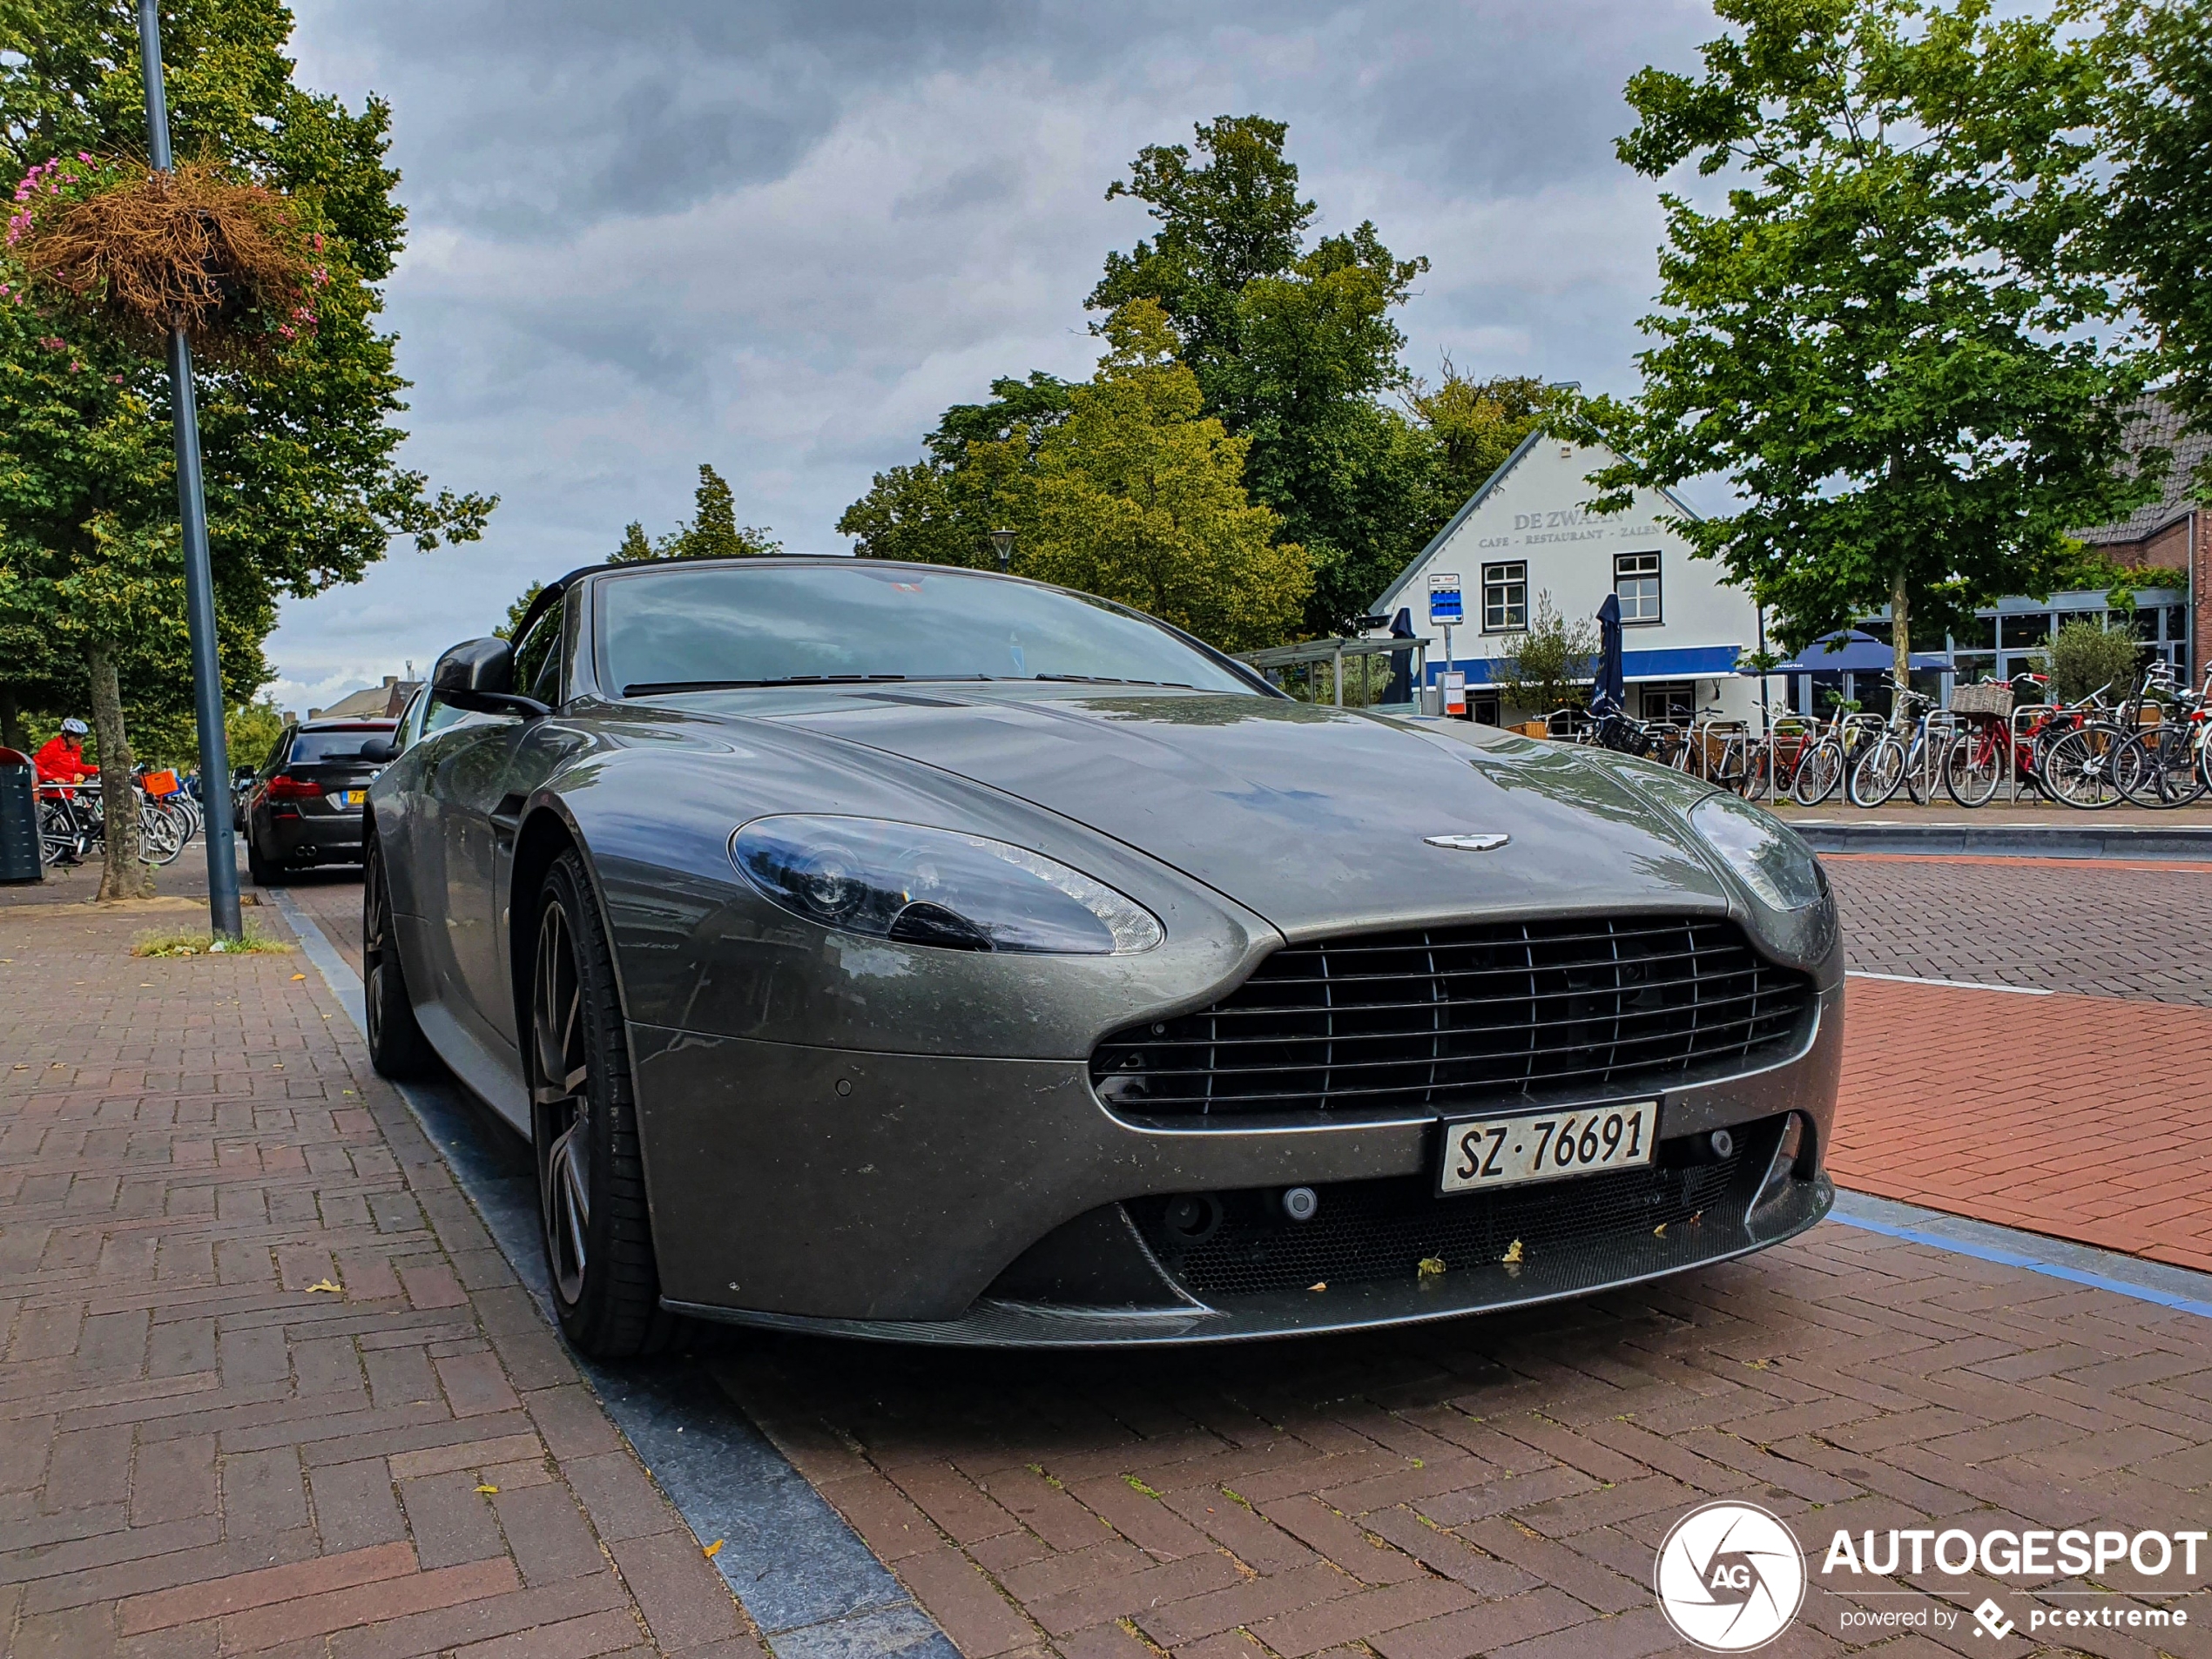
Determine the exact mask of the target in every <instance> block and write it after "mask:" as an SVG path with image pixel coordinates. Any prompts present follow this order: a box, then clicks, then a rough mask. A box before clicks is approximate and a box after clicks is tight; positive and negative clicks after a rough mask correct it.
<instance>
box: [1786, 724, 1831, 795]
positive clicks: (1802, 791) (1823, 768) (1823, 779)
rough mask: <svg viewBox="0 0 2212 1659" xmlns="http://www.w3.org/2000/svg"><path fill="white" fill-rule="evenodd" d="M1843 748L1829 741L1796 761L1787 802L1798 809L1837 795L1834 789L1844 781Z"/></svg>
mask: <svg viewBox="0 0 2212 1659" xmlns="http://www.w3.org/2000/svg"><path fill="white" fill-rule="evenodd" d="M1843 777H1844V748H1843V745H1841V744H1839V743H1837V742H1835V741H1833V740H1832V739H1831V740H1828V741H1824V742H1820V743H1816V744H1814V745H1812V747H1811V748H1810V749H1808V750H1807V751H1806V752H1805V753H1804V758H1803V759H1800V760H1799V761H1798V762H1797V777H1796V778H1794V779H1791V784H1790V799H1791V800H1794V801H1796V802H1797V805H1798V806H1819V805H1820V803H1821V802H1823V801H1824V800H1826V799H1828V797H1829V796H1831V795H1832V794H1834V793H1835V792H1836V786H1837V785H1838V784H1839V783H1841V782H1842V781H1843Z"/></svg>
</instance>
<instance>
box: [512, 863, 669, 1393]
mask: <svg viewBox="0 0 2212 1659" xmlns="http://www.w3.org/2000/svg"><path fill="white" fill-rule="evenodd" d="M529 1022H530V1041H529V1059H530V1115H531V1124H532V1131H533V1132H532V1139H533V1140H534V1142H535V1143H536V1150H537V1190H538V1211H539V1217H540V1220H541V1223H542V1231H543V1235H544V1240H545V1262H546V1266H547V1269H548V1270H549V1271H550V1274H551V1276H552V1280H553V1302H554V1306H555V1308H556V1311H557V1312H558V1313H559V1315H560V1318H561V1330H562V1332H563V1334H565V1335H566V1336H567V1338H568V1339H569V1340H570V1342H572V1343H574V1344H575V1345H577V1347H578V1348H579V1349H581V1350H582V1351H583V1352H585V1353H587V1354H590V1355H592V1356H593V1357H595V1358H597V1359H623V1358H626V1357H628V1356H630V1355H633V1354H641V1353H651V1352H658V1350H659V1349H661V1348H663V1347H664V1346H666V1345H667V1343H668V1340H669V1338H670V1336H671V1334H672V1333H673V1332H674V1329H675V1326H676V1323H677V1322H676V1319H675V1318H674V1317H673V1316H672V1315H671V1314H669V1313H667V1312H664V1311H663V1309H662V1308H661V1305H660V1275H659V1272H658V1270H657V1269H656V1267H655V1264H654V1260H653V1242H652V1224H651V1212H650V1211H649V1210H648V1208H647V1205H646V1202H645V1173H644V1161H643V1159H642V1157H641V1156H640V1154H639V1150H638V1144H637V1109H636V1102H635V1097H634V1096H633V1094H632V1090H631V1076H630V1054H629V1049H628V1047H627V1045H626V1043H625V1042H624V1035H623V1026H622V1015H621V1011H620V1008H619V1006H618V1004H617V998H616V994H615V975H614V961H613V956H612V954H611V952H610V949H609V948H608V943H607V934H606V929H605V928H604V926H603V925H602V924H601V922H600V920H599V912H598V907H597V904H596V903H595V902H594V900H593V899H592V895H591V889H590V883H589V881H588V880H587V879H586V877H585V874H584V870H583V860H581V859H580V858H578V857H577V854H576V853H572V852H571V853H563V854H562V855H561V857H559V858H558V859H556V860H554V863H553V867H552V868H551V869H550V870H549V871H548V872H547V873H546V877H545V886H544V888H543V892H542V894H541V895H540V899H539V903H538V918H537V947H536V953H535V954H534V955H533V957H532V959H531V971H530V996H529Z"/></svg>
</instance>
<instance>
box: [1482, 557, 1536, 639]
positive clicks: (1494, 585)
mask: <svg viewBox="0 0 2212 1659" xmlns="http://www.w3.org/2000/svg"><path fill="white" fill-rule="evenodd" d="M1516 589H1517V590H1519V592H1520V597H1519V599H1518V601H1517V602H1516V601H1515V600H1514V598H1513V597H1510V596H1511V595H1512V594H1513V592H1514V590H1516ZM1493 590H1495V591H1496V593H1497V594H1498V599H1497V603H1496V604H1495V605H1493V604H1492V603H1491V598H1490V595H1491V593H1492V591H1493ZM1493 610H1495V612H1496V614H1497V616H1498V617H1499V620H1497V621H1495V622H1493V621H1492V620H1491V615H1492V612H1493ZM1516 610H1518V611H1519V613H1520V615H1519V619H1518V620H1515V618H1514V612H1515V611H1516ZM1482 631H1483V632H1484V633H1486V634H1519V633H1526V632H1527V631H1528V562H1527V560H1526V559H1507V560H1506V561H1504V562H1502V563H1497V564H1486V565H1484V566H1483V567H1482Z"/></svg>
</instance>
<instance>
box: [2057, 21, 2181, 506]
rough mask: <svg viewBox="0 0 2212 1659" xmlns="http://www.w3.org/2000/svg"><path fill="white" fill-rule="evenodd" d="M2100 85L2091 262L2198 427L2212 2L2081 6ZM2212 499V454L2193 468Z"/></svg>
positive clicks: (2174, 395)
mask: <svg viewBox="0 0 2212 1659" xmlns="http://www.w3.org/2000/svg"><path fill="white" fill-rule="evenodd" d="M2067 10H2068V12H2069V15H2071V16H2073V17H2080V16H2082V15H2084V14H2093V13H2094V12H2096V11H2100V10H2101V12H2102V15H2103V21H2104V25H2105V26H2104V28H2103V30H2102V31H2101V34H2100V35H2099V36H2098V37H2097V39H2096V42H2095V45H2094V51H2095V55H2096V59H2097V63H2098V66H2099V68H2100V69H2101V71H2102V75H2103V78H2102V82H2101V102H2100V108H2099V112H2098V113H2099V122H2098V128H2099V138H2100V139H2101V149H2102V151H2103V152H2104V154H2105V155H2106V157H2107V159H2108V161H2109V162H2110V164H2111V170H2112V172H2111V178H2110V179H2109V181H2108V182H2107V183H2106V184H2105V185H2103V187H2102V189H2101V191H2100V192H2099V205H2100V206H2101V207H2102V208H2103V212H2104V218H2103V221H2102V226H2101V229H2102V234H2101V237H2100V239H2099V244H2100V245H2099V247H2098V250H2097V259H2096V263H2098V264H2099V265H2101V266H2102V267H2103V268H2104V269H2105V270H2107V271H2110V272H2113V273H2115V274H2116V275H2117V276H2118V278H2119V279H2120V281H2121V285H2122V287H2123V291H2124V292H2125V293H2126V294H2127V297H2128V299H2129V300H2131V301H2132V302H2133V303H2134V307H2135V308H2136V309H2137V311H2138V312H2140V313H2141V315H2142V317H2143V318H2144V319H2145V320H2146V321H2147V322H2148V324H2149V325H2150V327H2151V328H2152V329H2153V330H2154V331H2155V335H2156V340H2157V348H2158V354H2159V368H2160V369H2161V371H2162V372H2163V373H2165V374H2167V375H2168V376H2169V377H2170V378H2169V380H2168V395H2169V396H2170V397H2171V398H2172V399H2173V400H2174V401H2175V404H2176V405H2177V406H2178V407H2179V408H2181V410H2182V413H2183V414H2184V415H2186V416H2187V417H2188V423H2189V426H2190V427H2191V428H2192V429H2194V430H2196V431H2204V430H2207V429H2209V428H2212V254H2208V253H2207V250H2208V249H2212V164H2209V163H2208V160H2207V158H2208V157H2212V47H2208V46H2207V44H2206V43H2207V42H2212V0H2107V3H2104V4H2103V5H2101V6H2098V5H2095V4H2094V3H2091V0H2084V3H2081V4H2078V5H2074V6H2072V7H2070V8H2068V9H2067ZM2196 482H2197V485H2198V488H2199V489H2200V491H2201V492H2202V493H2204V494H2205V495H2206V496H2208V498H2212V458H2208V459H2207V461H2206V462H2205V463H2204V464H2203V466H2202V467H2201V468H2200V469H2199V470H2198V473H2197V478H2196Z"/></svg>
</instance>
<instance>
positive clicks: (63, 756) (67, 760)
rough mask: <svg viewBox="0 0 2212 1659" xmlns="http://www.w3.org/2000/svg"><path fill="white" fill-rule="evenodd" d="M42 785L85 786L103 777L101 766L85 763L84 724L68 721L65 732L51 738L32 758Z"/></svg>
mask: <svg viewBox="0 0 2212 1659" xmlns="http://www.w3.org/2000/svg"><path fill="white" fill-rule="evenodd" d="M30 764H31V765H33V766H35V767H37V769H38V781H39V782H40V783H42V784H81V783H84V781H85V780H86V779H92V778H97V777H98V776H99V775H100V769H99V768H98V766H88V765H85V764H84V721H82V720H64V721H63V722H62V729H61V730H60V731H59V732H56V733H55V734H54V735H53V736H52V737H51V738H48V739H47V740H46V741H45V743H44V745H41V746H40V748H39V751H38V752H37V754H35V755H33V756H32V757H31V758H30Z"/></svg>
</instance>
